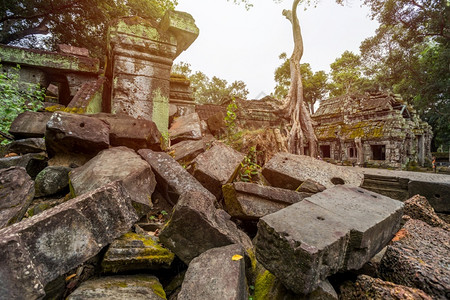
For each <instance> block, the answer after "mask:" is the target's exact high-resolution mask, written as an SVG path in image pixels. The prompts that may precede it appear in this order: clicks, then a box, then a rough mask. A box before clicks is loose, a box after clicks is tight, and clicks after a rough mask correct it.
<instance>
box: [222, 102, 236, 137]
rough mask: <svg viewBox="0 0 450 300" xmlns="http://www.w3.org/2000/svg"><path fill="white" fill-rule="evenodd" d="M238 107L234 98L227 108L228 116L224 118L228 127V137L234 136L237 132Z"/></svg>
mask: <svg viewBox="0 0 450 300" xmlns="http://www.w3.org/2000/svg"><path fill="white" fill-rule="evenodd" d="M237 109H238V107H237V105H236V99H235V98H234V97H233V98H232V100H231V102H230V104H228V106H227V115H226V116H225V118H224V121H225V125H226V126H227V133H228V136H230V135H232V134H233V133H234V132H235V131H236V127H237V126H236V118H237V115H236V111H237Z"/></svg>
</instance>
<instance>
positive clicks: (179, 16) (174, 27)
mask: <svg viewBox="0 0 450 300" xmlns="http://www.w3.org/2000/svg"><path fill="white" fill-rule="evenodd" d="M160 28H161V29H162V30H163V31H167V32H170V33H172V34H173V35H175V37H176V39H177V54H176V55H177V56H178V55H179V54H180V53H181V52H183V51H184V50H186V49H187V48H189V46H190V45H191V44H192V43H193V42H194V41H195V40H196V39H197V37H198V34H199V32H200V30H199V29H198V27H197V26H196V25H195V20H194V18H193V17H192V16H191V15H190V14H188V13H185V12H181V11H170V10H168V11H167V12H166V14H165V15H164V17H163V19H162V20H161V23H160Z"/></svg>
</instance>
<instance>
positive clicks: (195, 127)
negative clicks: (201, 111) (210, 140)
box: [169, 113, 202, 144]
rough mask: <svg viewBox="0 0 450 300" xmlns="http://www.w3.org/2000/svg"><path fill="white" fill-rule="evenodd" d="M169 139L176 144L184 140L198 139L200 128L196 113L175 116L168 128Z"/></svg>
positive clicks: (200, 136)
mask: <svg viewBox="0 0 450 300" xmlns="http://www.w3.org/2000/svg"><path fill="white" fill-rule="evenodd" d="M169 136H170V141H171V142H172V144H176V143H178V142H181V141H185V140H200V139H201V138H202V129H201V126H200V118H199V117H198V114H197V113H193V114H189V115H185V116H180V117H178V118H176V119H175V120H174V121H173V123H172V126H170V129H169Z"/></svg>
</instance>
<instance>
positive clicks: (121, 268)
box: [0, 112, 450, 300]
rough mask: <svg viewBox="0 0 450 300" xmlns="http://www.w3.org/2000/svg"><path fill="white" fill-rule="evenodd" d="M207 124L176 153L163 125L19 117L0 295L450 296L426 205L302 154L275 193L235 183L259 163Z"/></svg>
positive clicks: (440, 228) (179, 138)
mask: <svg viewBox="0 0 450 300" xmlns="http://www.w3.org/2000/svg"><path fill="white" fill-rule="evenodd" d="M202 127H203V126H202V125H201V122H200V121H199V119H198V116H196V114H192V115H187V116H184V117H179V118H177V119H176V120H175V121H174V122H173V123H172V127H171V129H170V130H169V132H170V137H171V140H172V142H173V146H172V147H171V148H169V149H166V151H163V150H162V147H161V141H162V140H163V139H162V137H161V134H160V133H159V131H158V130H157V128H156V126H155V125H154V123H153V122H151V121H145V120H140V119H133V118H131V117H123V116H115V115H109V114H98V115H90V116H87V115H76V114H68V113H62V112H55V113H53V114H52V113H44V112H27V113H24V114H22V115H20V116H19V117H18V119H16V121H15V122H14V123H13V125H12V127H11V131H10V133H12V134H13V135H14V136H15V137H16V140H15V141H14V142H12V143H11V144H10V145H9V148H8V151H7V152H8V153H9V155H7V157H5V158H1V159H0V228H1V229H0V265H1V268H0V282H1V285H0V298H1V299H41V298H66V297H67V299H88V298H97V299H180V300H181V299H250V298H252V299H338V297H340V298H342V299H446V298H448V297H449V296H450V269H449V265H450V258H449V257H450V255H449V253H450V251H449V250H450V245H449V241H450V234H449V228H450V227H449V224H448V223H446V222H444V221H442V220H441V219H440V218H439V217H438V216H436V214H435V213H434V211H433V209H432V208H431V206H430V205H429V204H428V202H427V201H426V199H425V198H423V197H420V196H415V197H413V198H411V199H409V200H408V201H406V202H405V203H402V202H400V201H397V200H393V199H391V198H389V197H386V196H383V195H380V194H377V193H374V192H370V191H367V190H365V189H362V188H361V187H360V186H361V185H362V183H363V176H362V174H360V173H358V172H357V171H355V170H354V169H348V168H345V167H338V166H334V165H331V164H328V163H326V162H323V161H319V160H315V159H312V158H310V157H306V156H299V155H292V154H288V153H278V154H276V155H275V156H274V157H273V158H272V159H271V160H270V161H268V162H267V163H266V165H265V166H264V168H263V169H262V172H261V174H260V175H261V178H264V180H265V181H266V185H261V184H255V183H244V182H236V181H235V178H236V174H237V172H238V169H239V167H240V166H241V162H242V161H243V160H244V156H245V155H244V154H242V153H239V152H237V151H236V150H234V149H232V148H230V147H229V146H227V145H225V144H223V143H220V142H218V141H215V140H214V139H213V138H212V137H208V136H205V134H204V128H202ZM186 166H188V167H187V168H186ZM163 212H164V213H163ZM166 214H167V215H166ZM255 224H257V225H255Z"/></svg>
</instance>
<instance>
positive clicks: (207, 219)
mask: <svg viewBox="0 0 450 300" xmlns="http://www.w3.org/2000/svg"><path fill="white" fill-rule="evenodd" d="M229 218H230V216H229V215H228V214H227V213H226V212H225V211H223V210H221V209H216V208H215V207H214V202H213V201H212V200H211V197H208V196H207V195H205V194H203V193H201V192H199V191H187V192H185V193H183V194H182V195H181V197H180V199H179V200H178V203H177V204H176V205H175V207H174V209H173V212H172V217H171V218H170V220H169V222H168V223H167V224H166V226H165V227H164V228H163V230H162V231H161V233H160V235H159V238H160V240H161V242H162V243H163V244H164V246H166V247H167V248H169V249H170V250H172V251H173V252H174V253H175V254H176V255H177V256H178V257H179V258H180V259H181V260H182V261H183V262H185V263H186V264H189V263H190V262H191V260H192V259H194V258H195V257H197V256H198V255H200V254H202V253H203V252H205V251H206V250H209V249H211V248H217V247H221V246H226V245H230V244H239V245H241V246H242V247H243V248H244V249H250V248H252V244H251V241H250V238H249V237H248V236H247V235H246V234H245V233H243V232H242V231H240V230H239V229H238V228H237V227H236V224H234V223H233V222H232V221H230V220H229Z"/></svg>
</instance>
